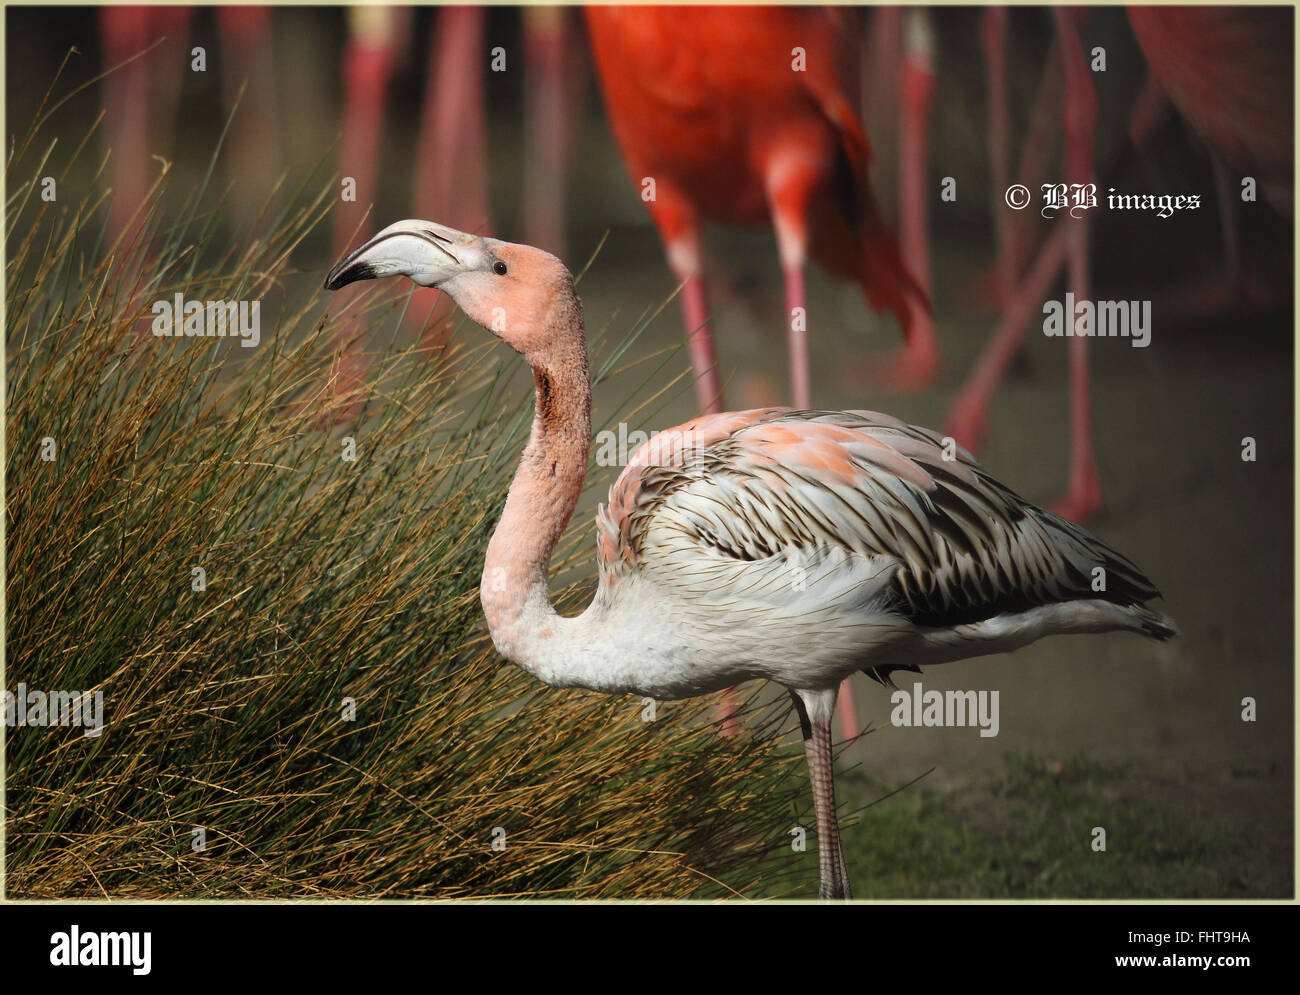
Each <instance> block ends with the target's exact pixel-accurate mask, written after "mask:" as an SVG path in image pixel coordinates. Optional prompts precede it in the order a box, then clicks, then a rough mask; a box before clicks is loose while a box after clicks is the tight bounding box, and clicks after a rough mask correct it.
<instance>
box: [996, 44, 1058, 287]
mask: <svg viewBox="0 0 1300 995" xmlns="http://www.w3.org/2000/svg"><path fill="white" fill-rule="evenodd" d="M1000 57H1004V53H1003V55H1002V56H1000ZM1060 61H1061V57H1060V44H1059V42H1057V41H1056V40H1053V41H1052V47H1051V49H1050V51H1049V52H1048V55H1047V62H1046V64H1045V65H1044V67H1043V76H1042V80H1041V82H1040V83H1039V85H1038V94H1037V96H1036V97H1035V98H1034V107H1033V111H1032V112H1031V114H1030V118H1029V130H1028V132H1027V134H1026V135H1025V140H1024V145H1023V146H1022V148H1021V152H1020V159H1019V164H1018V166H1017V170H1016V182H1017V183H1020V184H1022V185H1024V186H1026V187H1028V188H1029V189H1030V190H1033V191H1037V190H1038V189H1040V186H1041V184H1042V183H1043V182H1044V177H1045V175H1046V172H1047V164H1048V161H1049V160H1050V159H1051V156H1052V154H1053V153H1054V152H1055V150H1056V145H1057V139H1058V138H1059V135H1060V106H1061V66H1060ZM995 182H996V181H995ZM1005 193H1006V189H1005V187H1004V186H1002V185H1000V184H999V185H998V188H997V189H995V190H993V191H992V202H993V209H994V218H995V221H994V224H995V225H997V226H998V227H999V235H998V237H999V238H1001V234H1000V229H1001V227H1002V226H1005V229H1006V239H1007V240H1006V242H1003V243H1000V244H999V246H998V259H997V262H996V264H995V270H994V277H993V282H994V283H996V282H997V281H999V280H1000V279H1001V274H1002V273H1010V274H1011V279H1012V282H1011V283H1010V284H1009V285H1008V286H1007V287H1006V291H1005V294H1004V296H1002V297H999V296H998V295H997V292H996V289H994V292H993V293H989V292H988V288H987V284H988V282H989V281H988V278H987V277H986V278H984V280H985V287H984V288H981V289H980V290H979V291H978V293H977V298H978V299H979V300H980V301H981V302H989V301H992V302H994V303H995V305H996V307H997V308H1005V307H1006V306H1007V305H1008V302H1009V300H1010V298H1011V297H1012V296H1013V295H1014V293H1015V281H1016V280H1018V279H1019V278H1020V276H1021V273H1022V272H1023V270H1024V267H1025V259H1026V256H1027V255H1028V254H1029V248H1030V246H1031V245H1032V243H1033V241H1034V237H1035V235H1034V232H1033V226H1034V222H1035V217H1036V215H1035V214H1034V212H1032V211H1023V212H1011V210H1010V208H1008V207H1006V206H1005V202H1004V201H1003V197H1004V196H1005ZM1008 212H1010V213H1008Z"/></svg>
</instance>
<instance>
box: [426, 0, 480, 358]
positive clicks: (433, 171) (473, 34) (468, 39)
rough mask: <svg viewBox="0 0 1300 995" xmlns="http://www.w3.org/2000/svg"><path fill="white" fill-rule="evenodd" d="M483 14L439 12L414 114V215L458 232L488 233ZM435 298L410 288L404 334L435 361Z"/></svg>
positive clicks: (439, 327) (442, 336) (439, 344)
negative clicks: (413, 338)
mask: <svg viewBox="0 0 1300 995" xmlns="http://www.w3.org/2000/svg"><path fill="white" fill-rule="evenodd" d="M485 17H486V12H485V11H484V10H483V9H482V8H479V7H443V8H441V9H440V10H439V11H438V12H437V15H436V16H435V17H434V19H433V24H432V26H431V27H430V29H429V31H430V35H429V51H431V52H432V53H433V58H432V59H431V60H430V63H429V69H428V76H427V78H426V81H425V89H424V101H423V105H422V111H421V114H420V134H419V139H418V143H417V151H416V162H417V163H419V168H417V170H416V172H415V183H416V188H415V197H414V203H415V213H416V215H417V216H419V217H421V218H440V217H446V218H449V219H451V220H450V221H449V224H451V225H452V226H453V227H456V228H460V229H461V230H463V231H470V232H479V233H485V234H486V233H490V232H492V230H493V225H492V211H491V207H490V202H489V198H488V188H487V176H488V169H487V124H486V97H485V95H484V77H483V59H484V58H485V52H486V46H485V45H484V37H485V32H486V28H485V23H484V18H485ZM441 296H442V295H440V294H439V293H438V291H436V290H428V289H424V288H420V289H417V290H416V291H415V294H414V295H413V297H412V298H411V304H410V307H409V308H408V309H407V312H406V327H407V328H408V329H409V330H411V331H412V332H413V333H415V334H417V335H419V336H420V341H421V344H422V345H423V346H424V347H426V348H428V349H430V350H431V352H432V353H433V354H434V355H438V354H440V353H441V352H442V350H443V349H444V348H445V347H446V344H447V336H448V335H449V334H450V333H451V325H450V322H439V321H435V320H434V316H435V314H436V312H437V309H438V307H439V304H440V302H441Z"/></svg>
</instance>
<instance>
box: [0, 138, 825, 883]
mask: <svg viewBox="0 0 1300 995" xmlns="http://www.w3.org/2000/svg"><path fill="white" fill-rule="evenodd" d="M73 145H74V147H72V148H71V150H70V152H68V153H67V154H66V155H65V154H63V149H64V148H65V146H62V145H60V144H58V143H49V144H46V145H44V146H42V147H39V148H38V146H37V145H36V144H35V143H34V142H33V141H32V136H31V135H30V134H29V135H28V136H26V138H25V140H24V139H17V140H15V141H13V142H12V143H11V155H10V159H9V162H8V163H7V167H6V168H7V178H8V183H9V186H8V189H9V191H10V196H9V200H8V203H7V208H8V213H7V217H8V228H7V230H6V233H5V235H6V249H7V257H6V267H7V269H6V272H7V277H8V282H7V294H6V306H7V327H6V345H7V354H6V370H7V377H8V383H7V397H6V405H7V425H6V444H7V450H6V458H7V462H6V467H5V481H6V507H5V511H6V516H7V517H6V530H7V531H6V547H5V548H6V556H7V578H6V584H7V588H6V591H7V620H6V622H7V674H6V682H5V686H6V688H8V689H10V690H16V689H17V687H18V685H19V684H23V685H25V686H26V688H27V689H28V690H29V691H30V690H32V689H39V690H42V691H53V690H67V691H85V692H92V693H102V695H103V702H104V715H103V719H104V727H103V731H102V733H101V734H100V735H98V736H86V735H84V734H83V730H82V729H79V728H73V727H48V728H47V727H41V726H38V725H35V724H33V725H28V726H25V727H18V728H11V729H8V730H7V741H6V754H5V756H6V763H7V785H6V804H5V817H6V820H7V853H6V857H7V862H6V871H7V893H8V895H9V896H10V897H14V898H31V897H105V896H108V897H113V898H163V897H170V896H184V897H200V898H259V897H265V898H283V897H349V898H379V897H387V898H399V897H471V896H473V897H484V896H499V897H506V896H510V897H516V896H532V897H539V896H540V897H556V898H611V897H621V898H645V897H690V896H695V897H716V896H725V895H734V894H737V893H741V894H743V893H745V892H747V891H752V890H755V889H756V888H757V887H758V886H759V884H760V882H761V887H762V891H763V892H764V893H765V894H772V893H773V884H774V882H775V884H776V886H777V887H776V890H777V892H778V893H779V892H780V891H782V890H784V891H786V892H789V893H797V894H808V893H809V890H810V888H811V882H812V881H814V880H815V878H816V856H815V853H814V852H811V851H810V852H809V853H807V854H792V853H791V851H790V847H789V845H788V843H789V836H788V835H787V834H788V832H789V830H790V828H791V826H792V825H793V823H794V821H795V819H796V818H797V817H798V814H799V813H798V812H797V811H796V801H797V800H799V799H802V797H803V792H804V778H803V773H802V758H801V756H800V755H799V751H798V749H797V747H792V746H791V745H790V744H789V743H788V742H787V741H786V740H784V739H783V736H782V732H783V730H788V728H789V714H788V709H787V708H786V707H785V705H784V703H783V702H779V703H777V704H774V705H761V704H758V703H755V702H753V701H752V700H751V702H750V704H749V707H748V713H749V714H748V719H747V722H746V724H745V727H744V729H743V730H742V732H741V733H740V734H739V735H737V736H734V737H731V738H724V737H720V736H719V735H717V732H716V728H715V726H714V724H713V722H712V719H713V714H712V713H713V707H714V703H713V701H712V700H711V699H707V700H706V699H700V700H696V701H692V702H684V703H672V704H669V703H658V705H657V706H656V717H655V719H654V721H643V710H644V705H643V703H642V702H641V701H640V700H639V699H634V698H628V697H623V698H608V697H602V696H598V695H594V694H589V693H585V692H573V691H555V690H551V689H548V688H544V687H542V686H540V685H538V684H537V683H535V682H534V681H532V679H531V678H529V677H528V676H527V675H525V674H524V673H522V672H521V671H519V670H517V669H516V668H514V667H512V666H509V665H506V664H505V663H504V662H503V661H502V660H501V659H500V658H499V657H498V656H497V655H496V654H495V652H494V651H493V649H492V647H491V644H490V641H489V640H487V639H486V637H485V633H484V630H483V626H482V622H481V616H480V611H479V607H478V598H477V591H478V580H479V572H480V570H481V566H482V558H483V553H484V548H485V545H486V541H487V539H488V536H489V535H490V533H491V531H492V528H493V525H494V523H495V520H496V516H497V514H498V512H499V509H500V506H501V504H502V501H503V499H504V495H505V490H506V487H507V486H508V482H509V479H510V476H511V474H512V472H513V468H514V463H515V459H516V458H517V455H518V452H519V450H520V448H521V447H522V443H523V438H524V434H525V433H526V430H527V425H528V422H529V418H530V414H531V397H530V396H529V394H528V392H527V391H526V390H524V389H523V388H521V387H519V386H518V385H516V388H515V389H510V388H509V386H508V383H507V381H508V379H509V377H508V375H503V373H502V369H503V368H498V362H499V361H501V362H506V363H508V362H511V361H513V360H514V357H513V354H510V355H508V356H503V355H502V354H503V353H504V350H498V349H496V348H494V347H493V346H492V345H491V344H490V343H489V341H488V340H487V338H486V336H484V337H483V339H482V340H479V339H477V338H473V339H470V341H471V342H472V343H474V344H473V345H472V347H466V346H463V345H461V346H457V347H454V348H453V349H452V351H451V353H450V354H449V355H441V354H439V355H438V356H437V357H435V356H433V355H432V354H431V351H430V350H421V349H420V348H419V347H418V346H417V345H406V346H401V345H398V344H396V342H395V339H394V340H393V341H392V344H390V343H389V342H385V343H384V345H383V346H382V347H381V348H372V349H371V353H370V358H369V361H370V369H369V371H368V374H367V383H366V386H365V387H364V388H363V387H357V388H356V390H352V388H350V387H347V385H346V384H344V383H343V381H342V380H341V379H340V378H339V377H338V376H337V371H338V369H339V352H340V346H339V342H340V340H341V339H346V338H347V337H348V336H350V335H352V334H354V330H356V329H374V328H378V329H380V330H381V332H383V333H385V334H387V333H391V330H392V329H393V328H395V327H397V321H396V314H395V311H394V307H395V305H393V304H391V303H385V302H389V301H391V300H392V298H393V297H394V296H395V295H394V293H393V291H394V290H395V287H394V286H393V285H392V284H385V285H382V286H381V287H376V288H374V289H372V290H371V291H369V292H367V293H366V294H365V295H364V296H362V297H361V298H360V299H359V300H358V299H357V298H356V297H353V298H352V300H353V305H352V308H351V310H352V311H353V313H352V314H351V315H342V314H338V313H335V309H337V308H341V307H342V306H343V305H344V303H345V302H344V301H342V300H341V299H333V300H330V301H325V300H324V299H323V296H324V295H323V294H322V293H321V292H320V290H319V287H320V282H321V278H322V276H323V271H324V269H325V268H327V267H328V265H329V262H330V261H329V260H326V259H323V258H318V257H314V256H312V255H311V253H308V252H305V251H304V249H303V244H304V241H306V242H307V244H308V245H310V244H311V241H310V240H311V236H312V232H313V230H314V228H315V227H316V225H317V224H318V223H319V222H320V221H321V219H322V218H323V217H324V216H325V215H326V213H327V210H328V201H327V191H331V190H333V189H334V187H333V185H332V184H329V183H328V182H326V179H327V178H320V177H316V178H309V180H304V181H303V183H302V184H301V185H300V188H299V189H297V190H296V191H294V190H289V189H288V188H286V189H285V190H284V191H281V195H282V197H283V199H284V200H285V201H286V202H287V203H288V205H289V206H288V207H285V208H284V209H283V210H282V211H280V212H279V213H278V214H274V215H273V214H271V213H270V212H268V213H267V215H266V216H265V218H264V227H263V230H262V231H260V232H259V233H244V234H242V235H240V236H239V237H238V238H235V237H231V236H230V235H229V234H227V233H225V232H224V230H223V227H222V226H223V224H224V221H223V220H222V215H221V213H220V211H219V210H218V209H217V206H216V202H219V200H220V198H217V197H216V196H215V195H213V194H211V193H209V192H208V190H207V189H206V184H201V185H198V186H196V187H194V188H193V189H192V190H191V191H190V193H189V194H188V195H187V196H186V197H184V198H183V199H182V202H181V203H180V204H178V205H176V206H172V205H171V202H170V200H169V199H168V198H169V194H168V191H167V190H166V183H165V182H163V183H160V185H159V187H158V188H157V190H156V191H155V195H154V197H153V198H152V199H151V200H150V202H149V204H148V205H147V206H146V208H145V209H144V210H143V213H142V216H141V225H140V227H139V229H138V231H137V232H136V233H135V234H133V235H132V236H131V237H130V238H128V239H123V240H120V244H119V243H114V242H113V241H112V240H111V239H110V238H108V237H107V236H106V235H105V232H104V214H105V197H104V196H101V195H98V194H93V193H92V194H87V195H86V196H84V197H79V198H72V197H70V198H69V200H68V201H67V202H65V201H64V200H62V199H59V200H56V201H54V202H47V201H43V200H41V198H40V181H41V178H42V177H44V176H47V175H55V176H56V177H58V178H60V180H61V181H62V180H63V179H64V178H66V177H68V176H69V175H75V174H76V173H75V171H76V170H78V169H80V170H81V171H82V173H83V174H84V173H86V172H90V173H92V174H93V173H94V169H93V164H92V166H91V167H89V168H88V167H87V166H86V164H85V162H84V160H85V158H87V157H88V156H89V154H90V153H89V152H88V151H87V149H88V148H89V147H91V146H92V145H93V143H91V142H90V141H89V136H87V137H86V140H82V141H80V144H76V143H73ZM214 155H215V153H214ZM60 185H61V186H63V189H73V188H75V185H74V184H70V183H69V184H66V185H65V184H63V183H62V182H61V184H60ZM313 187H314V188H316V189H319V190H320V191H321V193H320V194H319V195H318V196H309V195H308V194H307V193H305V191H306V190H307V189H309V188H313ZM83 188H84V189H93V187H86V186H84V185H83ZM299 256H305V257H309V258H310V264H311V266H310V270H309V271H307V272H302V273H300V272H298V271H296V270H295V269H294V267H293V264H292V262H291V260H294V259H296V258H298V257H299ZM176 293H181V294H183V295H184V297H185V299H186V300H201V301H207V300H261V301H262V315H261V326H262V341H261V344H260V345H259V346H258V347H257V348H253V349H246V348H241V347H240V345H239V342H238V340H232V339H219V338H194V339H169V338H157V337H154V336H153V335H151V334H149V332H148V325H147V323H142V321H141V316H142V315H144V316H146V317H148V311H149V308H150V306H151V304H152V302H153V301H155V300H159V299H170V298H171V297H172V295H174V294H176ZM326 305H328V306H329V308H330V310H328V311H327V310H325V307H326ZM469 332H470V330H468V329H461V330H459V331H458V333H457V336H456V338H457V340H464V339H466V337H467V335H468V334H469ZM382 337H384V336H383V335H381V338H382ZM389 337H390V339H391V338H392V336H391V335H390V336H389ZM363 341H365V340H363ZM370 344H371V345H372V346H373V345H374V343H373V342H371V343H370ZM603 354H604V355H605V357H606V362H605V364H604V367H603V374H604V375H615V371H613V370H612V369H611V367H612V366H614V365H615V362H614V360H615V359H616V357H617V356H618V355H619V351H618V350H617V349H606V350H603ZM600 365H601V364H600V363H599V357H598V362H597V367H598V368H600ZM618 375H620V376H627V377H629V380H632V379H635V378H634V377H633V376H632V375H631V374H629V373H626V372H623V373H619V374H618ZM349 440H350V441H349ZM350 446H352V447H355V459H352V460H349V459H346V458H345V455H346V453H347V452H348V448H347V447H350ZM51 447H53V448H52V449H51ZM51 453H53V458H52V459H46V458H43V457H45V456H49V455H51ZM607 482H608V481H607V480H606V481H605V483H607ZM593 546H594V542H593V541H592V535H591V526H590V521H589V519H585V518H580V519H579V520H577V521H576V522H575V526H574V529H573V530H572V531H571V533H570V535H569V536H568V537H567V538H566V541H565V544H564V546H563V547H562V549H561V551H560V553H561V554H562V555H561V557H560V558H561V560H562V564H561V565H562V568H564V569H573V570H579V569H580V570H582V571H583V573H584V574H585V575H590V574H591V573H592V572H593V571H594V565H593V563H592V553H591V551H592V548H593ZM198 570H202V571H203V575H202V578H203V582H202V583H200V581H199V577H200V575H199V574H198V573H197V571H198ZM584 593H589V589H588V591H587V592H584V591H581V590H577V589H570V590H567V591H566V592H564V593H563V594H562V596H561V598H560V600H561V603H562V604H563V605H567V606H568V607H569V608H570V609H572V608H573V607H575V606H576V604H577V601H578V600H579V599H580V598H581V597H582V596H583V594H584ZM800 805H802V802H800ZM804 824H805V825H806V824H807V819H806V817H805V819H804ZM494 843H495V844H496V846H495V847H494ZM783 880H786V881H787V883H786V884H784V885H783V884H782V883H781V882H782V881H783Z"/></svg>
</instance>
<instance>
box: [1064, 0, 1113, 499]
mask: <svg viewBox="0 0 1300 995" xmlns="http://www.w3.org/2000/svg"><path fill="white" fill-rule="evenodd" d="M1055 13H1056V23H1057V29H1058V33H1059V34H1060V38H1061V52H1062V60H1063V64H1064V67H1065V144H1066V155H1065V165H1066V173H1067V180H1068V182H1070V183H1091V182H1093V180H1094V172H1093V135H1094V132H1095V128H1096V122H1097V94H1096V91H1095V90H1094V89H1093V86H1092V80H1091V79H1090V78H1089V76H1088V68H1087V65H1086V63H1085V61H1084V58H1083V45H1082V41H1081V40H1080V38H1079V35H1078V26H1077V24H1076V23H1075V19H1074V14H1073V13H1072V12H1069V11H1065V10H1061V9H1058V10H1057V11H1056V12H1055ZM1062 220H1065V219H1062ZM1068 223H1069V237H1068V246H1067V251H1068V253H1069V266H1070V289H1071V291H1072V292H1073V293H1074V297H1075V300H1088V299H1089V294H1090V292H1091V287H1090V280H1089V272H1088V270H1089V266H1088V221H1087V212H1082V216H1081V217H1080V218H1078V219H1070V220H1069V222H1068ZM1069 354H1070V484H1069V492H1068V493H1067V494H1066V495H1065V497H1064V498H1063V499H1062V500H1060V501H1058V502H1057V503H1056V505H1055V506H1054V507H1053V510H1054V511H1056V512H1057V513H1058V514H1060V515H1062V516H1064V517H1066V518H1069V519H1072V520H1073V521H1076V522H1081V521H1086V520H1087V519H1089V518H1092V517H1093V516H1094V515H1096V514H1097V512H1098V511H1100V510H1101V506H1102V496H1101V476H1100V474H1099V473H1098V472H1097V459H1096V455H1095V452H1094V449H1093V438H1092V416H1091V405H1090V402H1089V392H1088V339H1087V338H1086V337H1084V336H1079V335H1076V336H1074V337H1072V338H1071V339H1070V345H1069Z"/></svg>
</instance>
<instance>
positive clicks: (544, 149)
mask: <svg viewBox="0 0 1300 995" xmlns="http://www.w3.org/2000/svg"><path fill="white" fill-rule="evenodd" d="M567 17H568V13H567V11H566V10H565V9H564V8H563V7H525V8H524V58H525V62H526V65H525V72H526V73H527V76H528V80H529V85H528V86H527V87H526V88H525V90H524V147H525V149H526V150H527V151H526V152H525V161H526V162H527V163H528V169H526V170H525V171H524V205H523V217H524V238H525V240H526V241H527V242H528V244H529V245H536V246H537V247H539V248H542V249H545V250H546V251H547V252H550V253H551V254H553V255H556V256H559V257H560V258H564V257H565V255H566V253H565V244H564V213H565V177H566V176H567V175H568V172H569V159H570V156H571V151H572V148H573V123H574V122H573V114H572V113H571V111H570V108H573V107H577V106H580V105H581V100H580V93H579V91H578V90H577V87H576V83H577V81H578V76H577V74H576V73H575V72H573V71H572V69H573V64H574V61H573V56H574V51H573V49H574V46H573V43H572V38H571V35H570V30H569V23H568V20H567Z"/></svg>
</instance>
